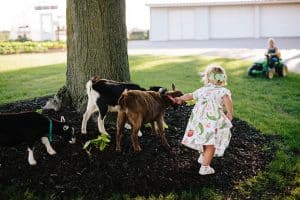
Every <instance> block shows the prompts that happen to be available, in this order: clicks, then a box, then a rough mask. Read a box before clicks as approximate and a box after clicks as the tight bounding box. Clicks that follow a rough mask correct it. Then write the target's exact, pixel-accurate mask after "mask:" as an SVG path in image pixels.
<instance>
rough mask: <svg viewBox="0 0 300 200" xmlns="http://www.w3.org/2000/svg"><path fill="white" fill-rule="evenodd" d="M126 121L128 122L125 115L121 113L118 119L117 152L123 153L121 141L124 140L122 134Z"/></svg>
mask: <svg viewBox="0 0 300 200" xmlns="http://www.w3.org/2000/svg"><path fill="white" fill-rule="evenodd" d="M125 121H126V115H125V113H124V112H122V111H119V112H118V118H117V134H116V152H121V139H122V133H123V128H124V124H125Z"/></svg>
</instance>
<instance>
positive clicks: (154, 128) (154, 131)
mask: <svg viewBox="0 0 300 200" xmlns="http://www.w3.org/2000/svg"><path fill="white" fill-rule="evenodd" d="M156 127H157V126H156V123H154V122H151V133H152V135H158V133H157V128H156Z"/></svg>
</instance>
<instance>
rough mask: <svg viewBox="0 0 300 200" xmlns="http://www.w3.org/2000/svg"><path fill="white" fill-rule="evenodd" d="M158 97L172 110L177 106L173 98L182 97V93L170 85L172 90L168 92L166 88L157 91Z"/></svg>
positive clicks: (173, 85)
mask: <svg viewBox="0 0 300 200" xmlns="http://www.w3.org/2000/svg"><path fill="white" fill-rule="evenodd" d="M159 92H160V95H161V96H162V97H163V99H164V101H165V104H166V106H167V107H169V106H173V108H174V110H176V109H177V107H178V104H177V103H176V102H175V99H174V98H175V97H180V96H182V95H183V92H181V91H179V90H176V86H175V84H174V83H172V90H171V91H168V90H167V89H166V88H161V89H160V90H159Z"/></svg>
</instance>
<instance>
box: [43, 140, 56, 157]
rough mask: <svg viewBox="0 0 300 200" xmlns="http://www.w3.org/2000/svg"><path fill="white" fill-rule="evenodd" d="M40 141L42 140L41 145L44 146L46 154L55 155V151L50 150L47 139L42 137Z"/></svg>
mask: <svg viewBox="0 0 300 200" xmlns="http://www.w3.org/2000/svg"><path fill="white" fill-rule="evenodd" d="M41 140H42V143H43V144H44V145H45V147H46V149H47V152H48V154H49V155H55V154H56V152H55V150H54V149H53V148H52V146H51V144H50V142H49V139H48V137H42V138H41Z"/></svg>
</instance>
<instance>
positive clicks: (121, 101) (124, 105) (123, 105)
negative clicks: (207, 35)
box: [118, 90, 128, 110]
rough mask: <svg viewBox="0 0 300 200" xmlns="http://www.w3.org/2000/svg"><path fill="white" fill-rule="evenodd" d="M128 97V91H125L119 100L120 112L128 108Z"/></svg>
mask: <svg viewBox="0 0 300 200" xmlns="http://www.w3.org/2000/svg"><path fill="white" fill-rule="evenodd" d="M127 96H128V90H124V92H123V93H122V94H121V96H120V98H119V100H118V104H119V106H120V110H125V109H126V108H127V103H126V99H127Z"/></svg>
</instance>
